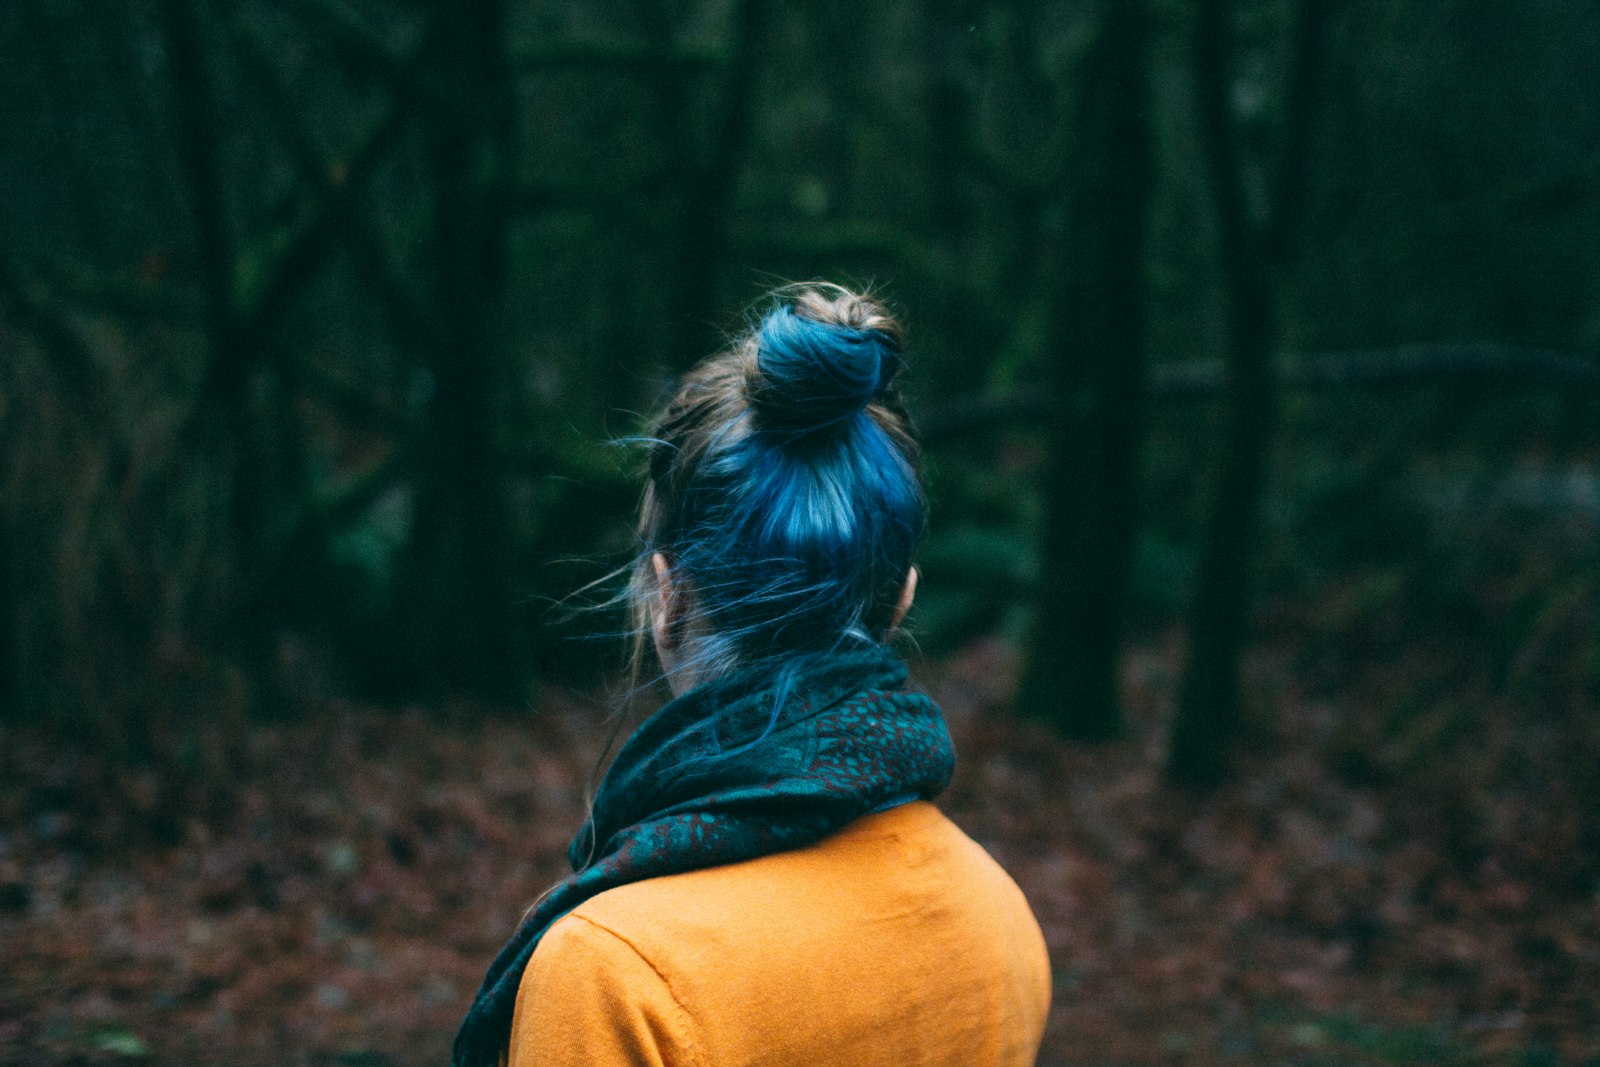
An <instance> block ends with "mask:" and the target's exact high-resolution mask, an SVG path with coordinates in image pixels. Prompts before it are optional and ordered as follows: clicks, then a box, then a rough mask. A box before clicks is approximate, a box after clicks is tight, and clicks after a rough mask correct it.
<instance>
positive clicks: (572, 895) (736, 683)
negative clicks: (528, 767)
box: [451, 648, 955, 1067]
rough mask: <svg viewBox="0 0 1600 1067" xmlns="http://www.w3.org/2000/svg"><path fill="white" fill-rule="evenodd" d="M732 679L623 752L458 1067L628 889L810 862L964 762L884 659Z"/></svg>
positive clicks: (504, 954)
mask: <svg viewBox="0 0 1600 1067" xmlns="http://www.w3.org/2000/svg"><path fill="white" fill-rule="evenodd" d="M780 675H781V680H780V681H779V682H778V683H777V684H772V677H771V674H770V673H768V674H767V675H765V676H763V677H753V676H751V675H750V674H743V675H739V674H736V675H732V676H729V677H727V678H723V679H718V680H717V681H714V682H711V683H709V684H707V685H703V686H700V687H698V688H696V689H694V690H692V691H690V692H688V693H685V694H684V695H683V696H681V697H679V698H678V699H676V700H673V701H672V702H670V703H668V704H667V705H666V706H665V707H663V708H662V709H661V710H660V711H658V712H656V713H655V715H653V716H651V717H650V719H648V720H647V721H646V722H645V723H644V725H642V726H641V727H640V728H639V729H638V731H637V732H636V733H635V734H634V735H633V736H632V737H631V738H629V739H628V742H627V743H626V744H625V745H623V746H622V749H621V751H619V752H618V753H617V758H616V760H615V761H614V762H613V763H612V765H611V769H610V770H609V771H608V772H607V774H606V777H605V780H604V781H603V782H602V783H601V785H600V790H599V793H598V794H597V795H596V797H595V802H594V813H593V817H592V818H591V819H590V821H589V823H588V824H586V825H585V826H584V828H583V830H582V831H580V832H579V834H578V836H577V837H576V838H575V839H574V840H573V842H572V847H571V849H570V850H569V851H568V858H569V859H570V860H571V863H572V869H573V872H574V873H573V874H572V876H571V877H569V878H567V879H566V880H564V881H563V882H561V883H560V884H559V885H558V886H556V888H555V889H553V890H552V891H551V892H550V893H548V894H547V895H546V896H545V897H544V899H542V900H541V901H540V902H539V904H538V906H537V907H535V908H534V909H533V911H532V912H531V913H530V914H529V915H528V916H527V918H526V919H524V920H523V922H522V925H521V926H520V927H519V928H518V929H517V931H516V933H515V934H513V935H512V937H511V940H510V941H508V942H507V943H506V945H505V947H504V948H502V949H501V950H500V953H499V955H497V956H496V957H495V960H494V962H493V963H492V964H490V966H489V972H488V974H486V975H485V976H484V979H483V984H482V985H481V986H480V987H479V988H478V994H477V997H476V998H475V999H474V1000H473V1002H472V1007H471V1009H470V1010H469V1011H468V1012H467V1016H466V1018H465V1019H464V1020H463V1021H462V1023H461V1029H460V1031H459V1032H458V1033H457V1034H456V1040H455V1051H454V1054H453V1056H452V1058H451V1063H452V1064H453V1065H454V1067H493V1065H494V1064H496V1062H497V1061H498V1058H499V1056H500V1054H501V1053H502V1052H504V1051H505V1049H506V1046H507V1042H508V1041H509V1039H510V1035H511V1014H512V1010H513V1008H514V1007H515V1005H516V999H517V987H518V986H519V985H520V984H521V982H522V973H523V971H524V970H526V969H527V966H528V960H529V959H530V958H531V957H532V956H533V950H534V949H535V948H536V947H537V946H538V944H539V939H540V938H541V937H543V936H544V933H545V931H546V930H548V929H549V928H550V926H551V924H552V923H554V922H555V921H556V920H557V919H559V918H561V917H562V916H563V915H565V914H567V913H568V912H569V911H571V910H572V909H573V908H575V907H577V906H578V905H579V904H581V903H583V902H584V901H585V900H588V899H589V898H590V897H592V896H594V895H596V894H597V893H602V892H604V891H605V890H607V889H611V888H614V887H616V886H619V885H626V884H628V883H630V882H638V881H643V880H644V879H646V878H657V877H660V876H662V875H668V874H677V873H680V872H683V871H693V870H699V869H701V868H704V867H716V866H721V865H722V864H727V863H737V862H739V861H741V860H748V859H754V858H756V857H757V856H766V855H770V854H771V853H774V852H783V851H785V850H787V849H794V848H801V847H803V846H805V845H809V844H812V843H814V842H817V841H820V840H822V839H823V838H825V837H827V836H828V835H829V834H832V833H834V832H835V831H837V830H839V829H842V828H843V827H844V826H846V825H848V824H849V823H850V822H852V821H854V820H855V819H857V818H859V817H860V816H862V815H865V814H867V813H869V812H872V811H876V810H881V809H883V808H886V807H891V806H893V805H894V804H897V803H900V802H902V801H907V800H914V799H918V798H923V799H928V798H932V797H934V796H936V795H937V794H939V793H940V792H942V791H943V790H944V788H945V786H946V785H948V784H949V782H950V774H951V771H952V770H953V769H954V765H955V753H954V750H953V749H952V748H951V745H950V735H949V733H948V732H947V731H946V729H945V724H944V719H943V717H942V716H941V715H940V713H939V708H938V706H937V705H936V704H934V703H933V701H932V700H930V699H928V697H926V696H924V695H922V694H920V693H913V692H910V691H908V690H907V689H906V688H905V684H906V668H905V664H904V663H902V662H901V661H900V660H899V658H898V657H896V656H895V655H894V654H893V653H891V652H889V651H887V650H885V649H881V648H874V649H872V650H870V651H866V652H852V653H848V654H841V655H834V656H830V657H827V658H826V659H821V660H814V661H810V662H803V663H798V664H794V665H791V666H790V667H787V668H785V669H784V670H783V671H782V672H780Z"/></svg>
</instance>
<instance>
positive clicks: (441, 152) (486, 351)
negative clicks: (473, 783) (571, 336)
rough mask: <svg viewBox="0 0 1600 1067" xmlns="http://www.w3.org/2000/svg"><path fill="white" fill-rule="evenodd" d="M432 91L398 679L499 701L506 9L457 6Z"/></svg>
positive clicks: (505, 549) (508, 656)
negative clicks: (428, 320)
mask: <svg viewBox="0 0 1600 1067" xmlns="http://www.w3.org/2000/svg"><path fill="white" fill-rule="evenodd" d="M434 33H435V35H436V47H435V53H434V54H435V55H436V57H437V62H438V68H437V69H438V74H439V78H440V84H441V85H444V86H448V87H449V91H448V95H447V96H446V98H445V100H444V102H443V104H442V105H441V107H440V109H439V111H438V114H437V115H436V121H435V123H434V125H433V128H432V130H431V133H430V144H429V153H430V161H431V165H432V174H433V181H434V190H433V193H434V196H433V230H432V235H431V239H430V241H429V245H428V248H429V252H430V255H429V258H428V265H429V268H430V271H431V277H430V295H431V300H432V303H433V309H434V316H433V318H434V322H435V323H436V324H437V329H436V332H434V333H433V334H432V336H430V337H429V338H427V339H426V343H424V345H423V346H422V347H423V348H424V349H425V351H424V360H425V362H426V371H427V374H428V375H429V378H430V380H431V389H432V393H431V397H430V399H429V403H428V414H427V423H426V436H425V443H424V445H423V447H422V448H421V449H420V453H419V460H420V464H421V470H420V472H419V484H418V486H417V500H416V511H415V517H414V522H413V527H412V532H411V541H410V545H409V552H408V556H407V560H406V566H405V570H404V573H403V575H402V582H401V585H402V592H401V597H402V604H403V610H402V612H401V616H400V624H401V625H402V626H403V627H405V632H404V633H403V635H402V639H401V642H400V646H399V647H400V648H402V649H406V650H407V651H408V652H409V653H410V655H409V656H408V659H407V661H406V663H405V665H404V669H403V670H402V671H401V672H400V673H402V674H410V675H413V676H414V677H413V678H412V680H413V681H414V682H416V683H417V684H418V685H420V686H422V687H424V688H429V689H435V690H438V689H459V690H466V691H471V692H477V693H481V694H484V695H488V696H505V695H509V693H510V692H511V686H512V684H513V683H514V681H515V680H516V677H517V673H518V667H519V665H520V664H519V657H517V656H516V655H515V645H514V642H513V639H512V612H511V605H512V602H513V600H514V598H515V595H516V590H515V589H514V588H513V586H512V581H511V566H510V551H511V538H510V531H509V528H508V522H509V517H508V510H507V503H506V500H505V496H504V482H503V477H502V475H503V471H502V469H501V467H502V464H501V456H500V453H501V449H500V448H499V447H498V441H497V427H498V425H499V422H500V414H501V413H500V412H499V411H498V410H497V409H496V405H495V403H494V398H495V396H496V395H497V393H498V392H499V387H500V385H501V377H502V374H503V370H504V368H503V359H502V353H501V351H500V339H501V337H502V326H503V322H502V314H503V307H502V301H503V295H504V289H505V284H506V276H507V270H508V249H507V243H506V211H505V205H506V192H507V188H508V182H507V179H508V178H509V167H510V165H511V159H512V158H513V157H512V139H513V127H514V121H515V115H514V110H513V86H512V81H511V72H510V66H509V60H508V57H507V55H506V51H505V35H506V26H505V5H504V3H503V2H502V0H473V2H472V3H468V4H461V5H455V6H452V7H451V8H450V9H449V10H448V12H446V13H444V14H441V15H440V16H439V17H438V19H437V21H436V23H435V25H434Z"/></svg>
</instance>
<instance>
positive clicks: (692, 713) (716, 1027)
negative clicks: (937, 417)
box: [455, 285, 1050, 1067]
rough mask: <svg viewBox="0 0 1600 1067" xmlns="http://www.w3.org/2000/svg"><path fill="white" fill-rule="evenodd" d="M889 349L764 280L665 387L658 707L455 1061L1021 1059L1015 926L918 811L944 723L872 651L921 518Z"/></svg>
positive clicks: (1041, 999)
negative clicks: (764, 308)
mask: <svg viewBox="0 0 1600 1067" xmlns="http://www.w3.org/2000/svg"><path fill="white" fill-rule="evenodd" d="M902 366H903V361H902V356H901V346H900V329H899V327H898V325H897V324H896V323H895V321H894V320H893V319H892V318H890V317H889V315H888V314H887V313H886V312H885V311H884V310H883V309H882V308H881V307H879V306H878V305H877V304H875V303H873V302H871V301H870V300H868V299H866V298H864V297H860V296H857V295H855V294H852V293H850V292H848V291H846V290H844V289H840V288H837V287H833V286H822V285H815V286H808V287H801V288H796V289H788V290H780V291H779V293H778V294H775V300H774V302H773V304H772V306H771V309H770V310H769V311H768V312H767V313H766V315H765V316H764V317H763V318H762V319H761V320H760V322H759V324H758V325H757V326H756V327H755V328H754V329H753V330H752V331H750V333H749V334H747V335H746V336H745V337H743V338H742V339H741V340H739V341H738V342H737V343H735V344H734V345H732V346H731V347H730V348H729V349H728V350H727V351H726V352H724V353H722V354H721V355H718V356H715V357H713V358H711V359H709V360H707V361H706V362H705V363H703V364H701V365H700V366H699V367H698V368H696V369H695V370H694V371H693V372H691V373H690V374H689V375H688V376H687V378H686V379H685V380H684V382H683V384H682V386H681V387H680V388H679V389H678V392H677V393H676V395H675V396H674V397H673V398H672V400H671V402H670V403H669V404H668V405H667V408H666V411H665V413H664V414H663V415H662V417H661V418H660V419H659V420H658V423H657V426H656V430H655V433H654V435H653V437H652V440H651V445H650V473H649V483H648V485H647V486H646V488H645V493H644V501H643V505H642V508H641V519H640V541H641V552H640V555H639V561H638V564H637V566H636V567H635V570H634V576H633V581H632V584H631V585H630V598H631V600H632V602H633V605H634V608H635V612H636V618H637V621H638V623H639V625H638V631H637V632H638V633H639V634H640V635H641V638H640V644H641V645H642V644H643V643H644V641H645V640H646V639H645V638H644V637H643V636H642V635H646V634H648V635H649V638H648V640H649V641H650V643H651V644H653V646H654V650H655V653H656V656H657V658H658V659H659V661H660V663H661V666H662V668H663V670H664V671H665V674H666V678H667V681H668V684H669V685H670V687H671V689H672V691H673V694H674V699H673V700H672V701H671V702H670V703H668V704H667V705H666V706H665V707H663V708H662V709H661V710H660V711H658V712H657V713H656V714H655V715H654V716H652V717H651V718H650V719H649V720H647V721H646V722H645V723H644V725H642V726H641V727H640V728H639V729H638V731H637V732H636V733H635V734H634V735H633V736H632V737H631V738H630V739H629V740H628V741H627V743H626V744H625V745H624V746H623V747H622V749H621V750H620V752H619V753H618V755H617V758H616V760H615V761H614V762H613V764H612V766H611V768H610V769H609V771H608V772H607V774H606V777H605V780H604V781H603V782H602V784H601V787H600V789H599V792H598V794H597V796H596V798H595V802H594V808H593V811H592V815H591V818H590V820H589V821H588V823H587V824H586V825H585V826H584V828H583V830H582V831H581V832H580V833H579V834H578V837H577V839H576V840H575V841H574V842H573V845H572V849H571V859H572V863H573V869H574V871H575V872H576V873H575V874H574V875H573V876H572V877H570V878H568V879H567V880H566V881H564V882H562V883H561V884H560V885H558V886H557V887H555V888H554V889H553V890H552V891H551V892H550V893H548V894H547V895H546V896H545V897H544V898H543V899H542V900H541V901H540V902H539V903H538V904H537V905H536V906H535V907H534V909H533V910H532V911H531V912H530V913H529V915H528V916H527V918H526V919H525V920H524V921H523V924H522V926H521V928H520V929H519V930H518V931H517V933H516V934H515V935H514V936H513V937H512V939H511V941H510V942H509V943H508V944H507V945H506V946H505V948H504V949H502V950H501V952H500V955H499V956H498V957H497V958H496V959H495V961H494V963H493V965H492V966H491V967H490V969H489V973H488V975H487V976H486V977H485V979H484V982H483V986H482V988H481V989H480V990H479V993H478V996H477V999H476V1000H475V1002H474V1003H473V1006H472V1009H471V1011H470V1012H469V1013H468V1015H467V1018H466V1020H465V1021H464V1022H463V1024H462V1027H461V1031H460V1033H459V1034H458V1035H457V1038H456V1046H455V1063H456V1064H458V1065H461V1067H469V1065H470V1067H476V1065H480V1064H483V1065H489V1064H494V1063H496V1062H497V1061H498V1060H501V1059H502V1058H504V1059H505V1060H507V1061H508V1062H509V1064H510V1067H526V1065H579V1064H582V1065H591V1067H592V1065H611V1064H663V1065H664V1064H671V1065H679V1064H693V1065H705V1067H710V1065H724V1064H729V1065H732V1064H758V1063H759V1064H803V1065H832V1064H849V1065H852V1067H869V1065H873V1064H893V1065H895V1067H906V1065H945V1064H948V1065H951V1067H956V1065H960V1067H978V1065H990V1064H995V1065H1012V1064H1030V1063H1032V1062H1033V1059H1034V1056H1035V1054H1036V1052H1037V1050H1038V1046H1039V1039H1040V1036H1041V1033H1042V1031H1043V1028H1044V1019H1045V1013H1046V1011H1047V1009H1048V1007H1049V999H1050V969H1049V961H1048V958H1047V957H1046V954H1045V948H1044V941H1043V938H1042V937H1041V935H1040V933H1039V927H1038V924H1037V922H1035V920H1034V917H1033V914H1032V912H1031V911H1029V909H1028V905H1027V902H1026V901H1025V900H1024V899H1023V897H1022V894H1021V892H1020V891H1019V890H1018V889H1017V887H1016V885H1015V883H1013V882H1012V881H1011V879H1010V878H1009V877H1007V875H1006V874H1005V872H1003V871H1002V870H1001V869H1000V867H999V866H998V865H997V864H996V863H995V862H994V860H992V859H991V858H990V857H989V856H988V854H987V853H985V852H984V851H983V849H981V848H980V847H979V846H978V845H976V844H975V843H973V842H972V841H971V840H970V839H969V838H968V837H966V835H964V834H963V833H962V832H961V831H960V830H958V829H957V828H956V827H955V826H954V825H953V824H952V823H950V822H949V821H948V820H946V819H945V818H944V816H943V815H941V814H940V813H939V811H938V809H936V808H935V807H934V806H933V805H932V804H930V803H929V801H930V800H931V799H932V798H933V797H934V796H936V795H937V794H938V793H939V792H941V791H942V790H943V789H944V787H945V786H946V785H947V784H948V782H949V780H950V773H951V769H952V765H953V761H954V755H953V752H952V750H951V747H950V738H949V735H948V733H947V732H946V730H945V727H944V722H943V719H942V718H941V716H940V714H939V709H938V708H937V707H936V706H935V705H934V704H933V703H932V701H930V700H929V699H928V698H927V697H926V696H924V695H922V694H921V693H918V692H915V691H913V690H910V689H908V688H907V687H906V671H905V667H904V665H903V664H902V663H901V662H900V660H899V658H898V657H896V656H895V655H894V654H893V653H892V652H891V651H889V650H888V649H887V648H886V647H885V642H886V641H888V639H889V638H890V637H891V636H892V634H893V632H894V631H895V628H896V627H897V626H898V625H899V623H900V620H901V618H902V617H903V616H904V615H905V613H906V610H907V609H908V608H909V607H910V606H911V599H912V596H913V595H914V594H915V592H916V584H917V572H916V571H915V570H914V569H913V568H912V565H911V564H912V555H913V553H914V552H915V550H916V547H917V543H918V541H919V540H920V538H921V536H922V530H923V523H924V518H925V512H926V505H925V502H924V499H923V494H922V488H921V484H920V480H919V476H918V472H917V465H918V454H917V447H916V444H915V441H914V439H913V437H912V435H911V430H910V426H909V424H908V421H907V418H906V414H905V410H904V408H903V406H902V404H901V400H900V395H899V391H898V389H897V387H896V384H895V383H896V378H897V376H898V374H899V372H900V370H901V369H902Z"/></svg>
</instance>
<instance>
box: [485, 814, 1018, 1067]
mask: <svg viewBox="0 0 1600 1067" xmlns="http://www.w3.org/2000/svg"><path fill="white" fill-rule="evenodd" d="M1049 1005H1050V962H1049V959H1048V957H1047V956H1046V954H1045V946H1044V939H1043V937H1042V936H1041V935H1040V932H1039V924H1038V923H1037V922H1036V921H1035V920H1034V917H1033V913H1032V912H1031V911H1030V910H1029V908H1028V904H1027V901H1026V900H1024V899H1023V896H1022V892H1021V891H1020V890H1019V889H1018V888H1017V886H1016V883H1015V882H1013V881H1012V880H1011V879H1010V877H1008V876H1007V875H1006V873H1005V872H1004V871H1003V870H1001V869H1000V866H999V865H998V864H997V863H995V862H994V860H993V859H992V858H990V856H989V854H988V853H986V852H985V851H984V850H983V849H982V848H981V847H980V846H978V845H977V844H976V843H974V842H973V841H972V839H971V838H969V837H967V836H966V834H964V833H962V832H961V831H960V830H959V829H957V828H956V826H955V825H954V824H952V823H951V822H950V821H949V820H948V819H946V818H945V817H944V816H943V815H942V814H941V813H940V812H939V810H938V809H937V808H935V807H933V805H931V804H926V803H912V804H906V805H903V806H901V807H898V808H893V809H890V810H889V811H886V812H882V813H879V814H877V815H869V816H867V817H865V818H863V819H860V820H858V821H857V822H855V823H853V824H852V825H850V826H849V827H847V828H846V829H844V830H843V831H841V832H840V833H838V834H836V835H834V836H833V837H830V838H828V839H827V840H825V841H823V842H821V843H820V844H817V845H813V846H811V847H809V848H804V849H799V850H797V851H794V852H785V853H779V854H777V855H773V856H765V857H762V858H761V859H756V860H751V861H749V862H746V863H738V864H733V865H730V866H726V867H715V868H711V869H709V870H703V871H694V872H691V873H688V874H680V875H673V876H670V877H666V878H655V879H651V880H648V881H644V882H636V883H633V884H631V885H626V886H622V887H620V888H617V889H612V890H609V891H607V892H604V893H601V894H600V895H598V896H596V897H594V898H592V899H590V900H589V901H587V902H585V903H584V904H582V905H580V906H579V907H578V908H576V909H575V910H574V911H572V912H571V913H570V914H568V915H567V916H565V917H564V918H562V919H560V920H559V921H557V922H556V923H555V924H554V925H553V926H552V927H551V928H550V930H549V932H548V933H546V934H545V936H544V939H543V940H542V941H541V942H540V943H539V947H538V949H537V950H536V951H535V952H534V954H533V960H532V962H531V963H530V964H529V965H528V969H527V971H526V972H525V973H524V975H523V979H522V985H521V988H520V990H519V995H518V1000H517V1009H516V1017H515V1020H514V1023H513V1027H512V1034H511V1049H510V1057H509V1067H577V1065H580V1064H581V1065H584V1067H601V1065H614V1064H615V1065H621V1064H628V1065H658V1064H659V1065H671V1067H691V1065H692V1067H736V1065H737V1067H743V1065H755V1064H773V1065H779V1064H782V1065H804V1067H832V1065H841V1067H842V1065H849V1067H876V1065H880V1064H881V1065H884V1067H890V1065H892V1067H946V1065H948V1067H990V1065H1004V1067H1012V1065H1027V1064H1031V1063H1033V1061H1034V1057H1035V1055H1036V1054H1037V1052H1038V1048H1039V1039H1040V1036H1041V1034H1042V1033H1043V1030H1044V1022H1045V1013H1046V1011H1047V1010H1048V1008H1049Z"/></svg>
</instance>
